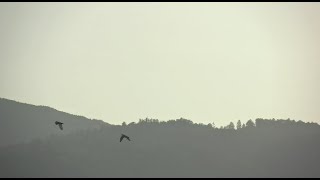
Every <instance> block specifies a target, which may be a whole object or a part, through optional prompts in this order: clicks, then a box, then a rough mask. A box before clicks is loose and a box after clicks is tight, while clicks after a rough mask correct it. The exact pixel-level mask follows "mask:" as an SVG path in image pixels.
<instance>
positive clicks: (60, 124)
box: [55, 121, 63, 130]
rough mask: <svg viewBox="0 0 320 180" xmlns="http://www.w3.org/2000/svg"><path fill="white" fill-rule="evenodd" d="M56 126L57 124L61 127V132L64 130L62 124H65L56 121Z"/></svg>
mask: <svg viewBox="0 0 320 180" xmlns="http://www.w3.org/2000/svg"><path fill="white" fill-rule="evenodd" d="M55 124H56V125H59V128H60V129H61V130H63V127H62V124H63V123H62V122H59V121H56V122H55Z"/></svg>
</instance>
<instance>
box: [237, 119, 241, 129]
mask: <svg viewBox="0 0 320 180" xmlns="http://www.w3.org/2000/svg"><path fill="white" fill-rule="evenodd" d="M237 129H241V121H240V120H238V122H237Z"/></svg>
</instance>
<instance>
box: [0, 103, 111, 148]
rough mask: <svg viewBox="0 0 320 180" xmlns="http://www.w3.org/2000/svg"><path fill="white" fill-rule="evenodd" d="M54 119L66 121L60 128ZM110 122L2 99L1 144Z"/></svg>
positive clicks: (0, 107) (98, 126) (0, 118)
mask: <svg viewBox="0 0 320 180" xmlns="http://www.w3.org/2000/svg"><path fill="white" fill-rule="evenodd" d="M55 121H61V122H64V123H65V124H64V127H65V129H64V130H63V131H61V130H60V129H59V128H58V127H57V126H56V125H55V124H54V122H55ZM105 125H109V124H108V123H105V122H104V121H102V120H96V119H88V118H86V117H83V116H77V115H72V114H68V113H65V112H61V111H58V110H56V109H54V108H51V107H46V106H35V105H31V104H26V103H20V102H16V101H13V100H8V99H4V98H0V147H1V146H6V145H12V144H17V143H22V142H29V141H30V140H33V139H36V138H45V137H48V136H50V135H53V134H60V135H61V134H62V135H65V134H69V133H71V132H75V131H79V130H85V129H96V128H100V127H101V126H105Z"/></svg>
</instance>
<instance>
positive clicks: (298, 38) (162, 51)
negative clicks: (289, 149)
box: [0, 3, 320, 126]
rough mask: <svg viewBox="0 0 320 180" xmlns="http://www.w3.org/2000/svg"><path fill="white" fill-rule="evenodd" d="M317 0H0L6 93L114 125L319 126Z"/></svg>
mask: <svg viewBox="0 0 320 180" xmlns="http://www.w3.org/2000/svg"><path fill="white" fill-rule="evenodd" d="M319 70H320V3H0V97H3V98H8V99H13V100H17V101H21V102H26V103H31V104H35V105H47V106H51V107H54V108H56V109H58V110H62V111H65V112H69V113H73V114H78V115H83V116H86V117H88V118H97V119H102V120H104V121H107V122H109V123H113V124H120V123H122V122H123V121H126V122H132V121H138V119H139V118H145V117H149V118H158V119H159V120H168V119H176V118H180V117H184V118H187V119H191V120H192V121H194V122H203V123H209V122H215V123H216V125H219V126H220V125H226V124H227V123H229V122H230V121H233V122H236V121H237V120H238V119H240V120H243V121H247V120H248V119H255V118H259V117H261V118H273V117H274V118H285V119H287V118H291V119H296V120H300V119H301V120H303V121H314V122H320V110H319V107H320V96H319V92H320V71H319Z"/></svg>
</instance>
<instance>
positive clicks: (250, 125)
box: [246, 119, 254, 128]
mask: <svg viewBox="0 0 320 180" xmlns="http://www.w3.org/2000/svg"><path fill="white" fill-rule="evenodd" d="M246 127H249V128H251V127H254V122H253V121H252V120H251V119H250V120H248V121H247V123H246Z"/></svg>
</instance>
